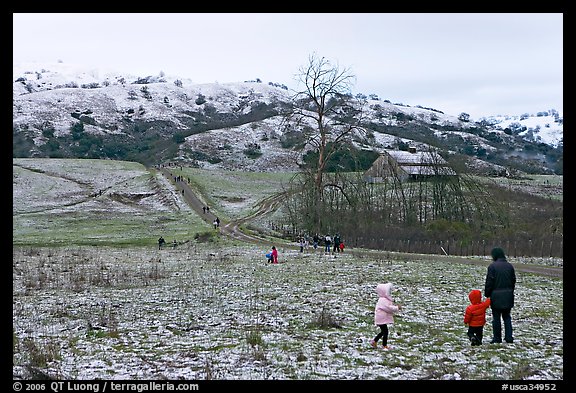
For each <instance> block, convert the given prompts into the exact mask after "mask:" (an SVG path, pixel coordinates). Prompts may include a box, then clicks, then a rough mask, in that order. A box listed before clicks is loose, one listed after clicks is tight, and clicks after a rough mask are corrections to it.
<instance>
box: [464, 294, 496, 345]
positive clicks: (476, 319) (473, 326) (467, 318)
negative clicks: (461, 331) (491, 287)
mask: <svg viewBox="0 0 576 393" xmlns="http://www.w3.org/2000/svg"><path fill="white" fill-rule="evenodd" d="M468 299H470V304H469V305H468V307H466V310H465V311H464V324H465V325H466V326H468V332H467V334H468V339H470V342H471V343H472V345H473V346H476V345H481V344H482V336H483V333H484V325H485V324H486V309H487V308H488V307H489V306H490V298H486V300H484V301H482V292H481V291H480V290H479V289H473V290H471V291H470V293H468Z"/></svg>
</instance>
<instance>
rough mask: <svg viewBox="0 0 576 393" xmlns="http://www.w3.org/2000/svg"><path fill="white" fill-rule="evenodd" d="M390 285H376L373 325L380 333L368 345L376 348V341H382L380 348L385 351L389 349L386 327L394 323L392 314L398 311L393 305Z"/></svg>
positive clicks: (398, 308) (397, 307)
mask: <svg viewBox="0 0 576 393" xmlns="http://www.w3.org/2000/svg"><path fill="white" fill-rule="evenodd" d="M390 291H392V284H391V283H386V284H378V285H377V286H376V293H378V302H377V303H376V307H375V308H374V324H375V325H376V326H378V327H379V328H380V333H378V334H377V335H376V337H374V339H373V340H372V342H371V343H370V345H372V347H374V348H376V347H377V346H378V340H380V339H382V347H383V348H384V349H386V350H388V349H390V348H391V347H389V346H388V325H390V324H393V323H394V314H396V313H398V312H399V311H400V306H397V305H396V304H394V302H393V300H392V296H391V295H390Z"/></svg>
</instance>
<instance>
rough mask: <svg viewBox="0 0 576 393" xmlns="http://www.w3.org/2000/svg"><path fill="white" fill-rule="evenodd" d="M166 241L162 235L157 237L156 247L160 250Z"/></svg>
mask: <svg viewBox="0 0 576 393" xmlns="http://www.w3.org/2000/svg"><path fill="white" fill-rule="evenodd" d="M165 243H166V240H164V238H163V237H162V236H160V238H159V239H158V249H159V250H161V249H162V246H163V245H164V244H165Z"/></svg>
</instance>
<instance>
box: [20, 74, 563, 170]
mask: <svg viewBox="0 0 576 393" xmlns="http://www.w3.org/2000/svg"><path fill="white" fill-rule="evenodd" d="M293 93H294V92H291V91H288V89H287V88H286V87H285V86H283V85H279V84H277V83H274V82H273V81H269V82H266V81H260V80H257V81H243V82H237V83H223V84H219V83H210V84H197V83H194V81H192V80H190V79H181V78H178V77H176V76H168V75H165V74H164V73H163V72H159V74H158V75H147V76H135V75H126V74H120V73H117V72H114V71H110V70H97V69H87V68H85V67H83V66H75V65H70V64H64V63H52V64H39V63H27V64H13V129H14V133H15V135H18V136H20V137H21V139H19V140H16V141H15V142H14V143H18V144H19V145H18V149H19V150H18V153H17V154H16V153H15V156H18V157H35V156H38V157H59V156H60V157H79V158H80V157H86V158H100V157H101V158H112V159H129V160H137V161H140V162H144V161H148V162H147V164H150V163H158V162H163V161H173V160H177V161H181V162H182V161H184V162H188V163H189V164H190V165H194V166H198V167H205V168H210V167H219V168H229V169H243V170H254V171H276V170H295V169H297V168H298V165H297V157H296V154H295V152H294V151H293V150H292V149H291V148H289V147H288V148H287V147H286V145H285V143H284V142H285V135H284V131H285V128H284V126H283V123H282V120H283V119H282V117H283V116H282V113H283V111H284V108H286V107H287V106H288V105H289V104H290V103H291V98H292V95H293ZM356 97H357V98H358V97H361V98H362V99H364V108H363V112H364V113H363V118H364V119H365V122H364V123H363V125H364V129H363V131H364V133H365V134H366V135H369V136H370V137H369V138H368V139H365V138H364V137H360V135H357V136H356V138H354V141H355V142H354V143H355V144H356V147H358V148H361V149H366V150H375V151H382V150H383V149H387V148H388V149H390V148H398V145H399V144H410V145H413V146H416V147H418V148H419V149H427V148H429V147H430V145H429V143H430V140H429V137H430V136H433V137H434V138H437V139H438V143H434V145H435V146H438V145H440V146H442V148H443V149H445V150H446V152H448V153H450V154H453V153H462V152H465V154H468V155H472V156H471V161H474V159H476V158H477V157H474V154H475V153H476V152H478V151H479V150H481V151H482V152H487V153H488V154H495V153H496V152H497V151H498V150H499V149H502V148H505V149H506V150H508V151H509V150H510V149H519V150H523V148H524V144H518V141H517V139H518V137H520V138H523V139H524V140H525V141H527V142H530V143H544V144H548V145H550V146H551V147H553V148H556V147H558V146H559V145H561V143H562V142H563V123H562V117H561V115H560V114H559V113H557V112H556V111H555V110H548V111H544V112H540V113H538V114H526V115H523V116H522V117H519V118H515V117H510V116H495V117H490V118H483V119H481V120H480V121H478V122H474V121H470V119H466V118H462V114H445V113H442V112H441V111H439V110H436V109H433V108H425V107H421V106H415V107H412V106H409V105H405V104H398V103H391V102H390V101H388V100H385V99H380V98H379V97H375V96H373V95H371V96H370V97H366V96H364V95H363V94H361V93H359V94H358V95H357V96H356ZM78 124H80V125H81V130H80V131H78V130H76V131H77V132H82V133H83V134H82V135H91V136H92V139H90V140H88V141H80V140H79V139H81V138H82V136H81V135H80V134H76V135H74V133H73V131H72V127H73V126H74V125H78ZM311 126H314V125H313V124H311ZM479 127H482V129H483V130H485V133H494V134H497V136H496V137H495V138H488V139H486V135H479V133H478V132H477V129H478V128H479ZM414 130H416V131H414ZM84 133H85V134H84ZM493 139H497V140H499V141H500V142H501V143H503V144H505V146H500V145H496V144H494V143H493ZM163 141H164V142H163ZM79 144H80V146H78V145H79ZM169 144H172V145H173V146H174V148H175V149H172V150H170V149H169V148H168V145H169ZM515 144H516V146H515ZM470 146H473V149H472V151H468V152H466V149H469V148H470ZM130 150H132V151H133V152H132V153H130V152H129V151H130ZM172 151H175V153H172ZM130 154H132V156H133V157H131V156H130ZM542 154H543V153H541V152H535V153H533V154H532V155H531V156H530V157H527V158H526V160H531V161H532V163H531V164H530V165H533V162H543V163H545V165H550V166H551V167H552V166H553V165H555V164H554V161H555V158H552V159H550V158H548V157H545V156H543V155H542ZM544 154H546V153H544ZM509 156H510V157H512V156H514V155H513V154H509ZM523 156H526V153H525V152H524V153H523ZM134 157H135V158H134ZM478 158H480V159H482V157H478ZM496 164H497V163H494V162H493V163H490V164H487V165H488V166H490V165H496ZM502 164H503V163H498V165H502ZM538 165H539V164H538ZM543 165H544V164H543ZM550 171H551V169H550V167H548V168H546V169H545V170H543V172H545V173H549V172H550Z"/></svg>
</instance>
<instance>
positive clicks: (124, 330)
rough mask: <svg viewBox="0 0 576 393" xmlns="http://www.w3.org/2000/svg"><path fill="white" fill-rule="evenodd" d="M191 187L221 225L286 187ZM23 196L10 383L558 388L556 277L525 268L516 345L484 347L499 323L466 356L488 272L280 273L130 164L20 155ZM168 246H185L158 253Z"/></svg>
mask: <svg viewBox="0 0 576 393" xmlns="http://www.w3.org/2000/svg"><path fill="white" fill-rule="evenodd" d="M182 175H183V176H185V177H187V176H188V175H189V176H190V177H191V179H190V180H191V182H192V183H194V187H196V189H197V190H199V191H202V192H203V193H205V194H204V198H205V200H206V201H207V202H208V203H210V204H211V205H213V206H214V207H213V208H214V209H216V210H217V211H218V213H219V214H220V215H221V216H223V217H224V216H227V217H237V216H242V215H244V214H247V213H249V212H251V211H252V209H253V205H254V204H256V203H257V202H258V200H259V199H261V198H264V197H266V196H269V195H270V194H271V193H273V192H274V187H276V190H281V189H282V186H283V184H285V182H286V181H287V180H288V174H245V173H231V172H228V173H227V172H215V171H202V170H196V169H189V168H183V173H182ZM233 187H237V190H235V189H234V188H233ZM13 190H14V193H13V195H14V196H13V375H14V378H15V379H20V378H23V379H32V378H34V377H38V375H46V374H47V375H50V376H52V377H56V378H62V379H157V380H161V379H187V380H209V379H213V380H246V379H251V380H252V379H261V380H274V379H277V380H294V379H303V380H329V379H338V380H476V381H480V380H511V379H516V380H534V381H543V380H551V381H554V382H557V383H560V381H562V380H563V379H564V373H563V367H564V362H563V355H564V352H563V323H564V317H563V307H564V304H563V279H561V278H560V279H558V278H550V277H543V276H539V275H536V274H528V273H523V274H519V275H518V287H517V291H516V294H517V304H516V306H515V308H514V309H513V313H512V314H513V323H514V328H515V331H514V335H515V342H514V343H513V344H511V345H507V344H503V345H491V344H487V342H488V341H489V340H490V338H491V328H490V321H491V315H490V311H488V315H487V319H488V321H489V322H488V325H487V326H486V327H485V331H484V334H485V344H484V345H482V346H481V347H472V346H470V343H469V342H468V341H467V339H466V335H465V332H466V328H465V326H464V325H463V312H464V309H465V307H466V306H467V305H468V303H469V301H468V298H467V294H468V292H469V291H470V290H471V289H474V288H478V289H482V288H483V280H484V275H485V267H483V266H475V265H464V264H455V263H450V262H448V261H431V260H428V259H426V257H425V256H423V255H416V254H415V255H399V254H394V253H388V254H387V255H386V257H371V256H368V255H371V254H370V253H366V254H364V255H363V254H356V255H352V254H351V253H345V254H341V255H337V256H336V257H334V256H327V255H323V253H320V252H318V251H317V252H313V251H312V250H308V252H306V253H303V254H300V253H298V252H297V250H295V249H294V248H293V247H292V245H290V246H289V245H288V244H285V243H279V251H280V261H281V263H280V264H279V265H269V264H266V263H265V260H264V253H265V252H266V251H267V249H266V247H264V246H259V245H246V244H239V243H237V242H235V241H232V240H228V239H225V238H221V237H218V236H217V235H215V233H213V232H212V229H211V228H210V226H209V225H207V224H205V223H204V222H203V221H202V220H201V219H200V218H199V217H198V216H197V215H196V214H195V213H194V212H192V211H191V210H190V209H189V208H188V207H187V206H186V205H185V204H184V203H183V202H182V200H181V198H180V196H179V194H178V193H177V192H175V189H174V187H173V186H172V185H171V184H170V182H168V181H167V180H166V179H164V178H163V177H162V176H161V175H160V174H159V173H157V172H156V171H155V170H147V169H146V168H144V167H142V166H140V165H138V164H132V163H123V162H110V161H106V162H99V161H98V160H71V161H68V160H40V159H25V160H21V159H18V160H16V159H15V160H14V167H13ZM196 233H211V234H212V236H210V237H208V241H203V242H201V241H196V240H194V235H195V234H196ZM159 235H163V236H164V237H165V239H166V240H167V241H168V242H169V243H170V241H171V240H172V239H174V240H177V241H178V245H177V247H175V248H172V247H167V248H165V249H163V250H158V249H157V243H156V240H157V238H158V236H159ZM511 262H512V263H515V264H517V263H523V261H521V260H515V259H511ZM530 263H535V261H534V260H531V261H530ZM386 281H390V282H392V283H394V285H395V286H396V288H395V290H394V291H393V296H394V298H395V300H396V301H397V302H398V303H399V304H401V305H402V306H403V312H402V313H401V314H400V315H398V316H397V318H396V323H395V324H394V325H393V327H392V328H391V335H390V344H391V345H393V346H394V347H395V349H394V350H393V351H390V352H383V351H381V350H380V349H373V348H371V347H370V346H369V341H370V339H371V338H372V337H373V336H374V335H375V334H376V328H375V327H374V326H373V314H372V313H373V307H374V304H375V302H376V300H377V297H376V293H375V287H376V285H377V284H378V283H380V282H386Z"/></svg>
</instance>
